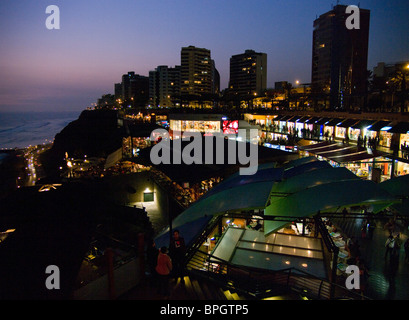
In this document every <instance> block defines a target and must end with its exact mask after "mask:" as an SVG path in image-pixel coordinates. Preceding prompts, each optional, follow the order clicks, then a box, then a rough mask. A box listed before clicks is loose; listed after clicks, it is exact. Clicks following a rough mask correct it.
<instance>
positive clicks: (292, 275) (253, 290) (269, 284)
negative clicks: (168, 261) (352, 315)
mask: <svg viewBox="0 0 409 320" xmlns="http://www.w3.org/2000/svg"><path fill="white" fill-rule="evenodd" d="M223 217H224V215H220V216H217V217H215V218H213V219H212V220H211V221H210V223H209V224H208V225H207V226H206V228H205V229H204V230H203V231H202V232H201V234H200V235H199V236H198V238H197V241H195V243H194V244H193V245H192V246H190V247H189V248H188V250H187V253H186V256H185V258H186V259H185V269H186V271H187V273H188V274H189V273H191V274H194V275H196V276H199V277H201V278H204V279H207V280H210V281H213V282H216V283H217V284H218V285H220V286H221V287H223V288H227V289H232V290H234V291H236V292H240V293H242V294H244V295H246V296H248V297H253V298H255V299H259V298H264V297H268V296H272V295H280V294H283V293H287V292H298V293H299V294H301V295H302V296H306V297H308V298H311V299H323V300H327V299H368V298H367V297H365V296H362V295H361V294H359V293H357V292H354V291H351V290H348V289H347V288H346V287H343V286H341V285H339V284H336V283H334V282H333V279H335V278H332V277H331V278H330V280H327V279H322V278H318V277H316V276H314V275H311V274H309V273H307V272H305V271H303V270H299V269H296V268H294V267H293V268H288V269H282V270H277V271H273V270H266V269H259V268H254V267H246V266H238V265H234V264H232V263H230V262H228V261H224V260H222V259H220V258H218V257H215V256H213V255H211V254H209V253H207V252H204V251H202V250H200V247H201V245H202V244H203V243H204V242H205V241H206V239H207V237H208V236H209V235H210V234H211V232H212V231H213V230H214V228H216V227H217V226H218V225H219V223H221V219H222V218H223ZM314 220H315V223H316V226H315V230H316V232H317V234H316V236H318V233H319V234H320V235H321V237H322V241H323V243H324V248H325V249H326V250H325V251H327V255H329V254H334V255H333V256H332V257H327V258H329V259H328V260H332V261H333V263H336V261H337V253H338V247H336V246H335V244H334V242H333V240H332V238H331V237H330V235H329V234H328V231H327V229H326V227H325V225H324V224H323V222H322V220H321V218H320V217H317V218H316V219H314ZM332 270H333V271H334V272H336V264H335V269H334V266H332Z"/></svg>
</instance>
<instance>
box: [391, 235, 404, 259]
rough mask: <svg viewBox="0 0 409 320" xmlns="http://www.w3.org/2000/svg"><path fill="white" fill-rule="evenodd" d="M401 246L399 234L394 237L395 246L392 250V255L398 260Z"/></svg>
mask: <svg viewBox="0 0 409 320" xmlns="http://www.w3.org/2000/svg"><path fill="white" fill-rule="evenodd" d="M401 245H402V241H401V240H400V236H399V233H398V234H397V235H396V237H395V245H394V247H393V250H392V255H394V256H396V257H397V258H399V253H400V247H401Z"/></svg>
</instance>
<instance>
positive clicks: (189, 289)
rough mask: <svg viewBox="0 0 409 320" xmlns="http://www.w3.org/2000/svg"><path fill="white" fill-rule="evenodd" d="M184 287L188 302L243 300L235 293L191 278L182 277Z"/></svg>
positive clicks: (208, 282)
mask: <svg viewBox="0 0 409 320" xmlns="http://www.w3.org/2000/svg"><path fill="white" fill-rule="evenodd" d="M184 280H185V283H184V284H183V283H180V285H181V286H184V289H185V291H186V295H187V297H188V299H189V300H243V299H244V298H243V297H242V296H240V295H239V294H238V293H236V292H230V291H229V290H223V289H222V288H220V287H219V286H218V285H217V284H215V283H212V282H210V281H206V280H203V279H198V278H195V277H192V276H185V277H184Z"/></svg>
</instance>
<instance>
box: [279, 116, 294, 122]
mask: <svg viewBox="0 0 409 320" xmlns="http://www.w3.org/2000/svg"><path fill="white" fill-rule="evenodd" d="M292 117H293V116H284V117H283V118H281V119H280V121H287V120H288V119H291V118H292Z"/></svg>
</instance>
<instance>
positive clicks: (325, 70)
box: [311, 5, 370, 110]
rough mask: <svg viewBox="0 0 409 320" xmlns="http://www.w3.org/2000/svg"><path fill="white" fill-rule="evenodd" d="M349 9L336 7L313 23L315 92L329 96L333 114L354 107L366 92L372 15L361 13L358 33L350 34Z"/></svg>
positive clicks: (356, 30)
mask: <svg viewBox="0 0 409 320" xmlns="http://www.w3.org/2000/svg"><path fill="white" fill-rule="evenodd" d="M346 9H347V6H345V5H336V6H335V7H333V9H332V10H331V11H328V12H327V13H324V14H323V15H321V16H320V17H319V18H318V19H316V20H315V21H314V30H313V45H312V73H311V86H312V92H313V93H329V95H330V108H331V109H333V110H335V109H340V110H346V109H349V107H353V105H354V104H356V103H359V99H360V98H362V97H363V96H364V95H365V94H366V88H367V85H366V83H367V64H368V39H369V20H370V11H369V10H367V9H360V10H359V11H360V19H359V22H360V26H359V29H351V30H349V29H348V28H347V27H346V20H347V18H348V17H349V16H350V13H346Z"/></svg>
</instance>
